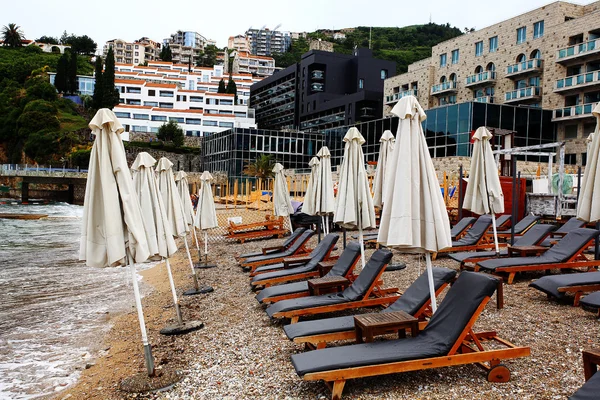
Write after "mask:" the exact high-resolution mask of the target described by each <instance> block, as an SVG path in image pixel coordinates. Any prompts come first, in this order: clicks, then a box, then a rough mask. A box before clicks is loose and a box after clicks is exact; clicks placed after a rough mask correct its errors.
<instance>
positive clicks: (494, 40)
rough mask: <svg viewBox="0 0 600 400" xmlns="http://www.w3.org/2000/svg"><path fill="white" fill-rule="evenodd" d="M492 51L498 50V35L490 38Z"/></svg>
mask: <svg viewBox="0 0 600 400" xmlns="http://www.w3.org/2000/svg"><path fill="white" fill-rule="evenodd" d="M489 47H490V53H495V52H496V51H497V50H498V36H494V37H491V38H490V46H489Z"/></svg>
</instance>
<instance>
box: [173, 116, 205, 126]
mask: <svg viewBox="0 0 600 400" xmlns="http://www.w3.org/2000/svg"><path fill="white" fill-rule="evenodd" d="M170 121H173V122H177V123H179V124H183V123H184V122H185V118H182V117H169V122H170ZM198 125H200V124H198Z"/></svg>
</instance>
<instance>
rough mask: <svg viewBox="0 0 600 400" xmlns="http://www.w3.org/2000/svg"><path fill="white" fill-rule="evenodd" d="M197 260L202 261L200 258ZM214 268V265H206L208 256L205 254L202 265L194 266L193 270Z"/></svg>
mask: <svg viewBox="0 0 600 400" xmlns="http://www.w3.org/2000/svg"><path fill="white" fill-rule="evenodd" d="M198 259H199V260H202V257H200V258H198ZM216 266H217V265H216V264H209V263H208V254H205V257H204V264H202V263H198V264H194V268H215V267H216Z"/></svg>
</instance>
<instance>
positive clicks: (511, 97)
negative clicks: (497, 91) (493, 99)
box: [504, 86, 542, 103]
mask: <svg viewBox="0 0 600 400" xmlns="http://www.w3.org/2000/svg"><path fill="white" fill-rule="evenodd" d="M541 93H542V89H541V88H540V87H539V86H530V87H526V88H523V89H517V90H513V91H512V92H507V93H506V94H505V95H504V102H505V103H518V102H525V101H536V100H540V99H541V98H542V95H541Z"/></svg>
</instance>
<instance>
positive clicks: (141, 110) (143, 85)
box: [114, 61, 260, 136]
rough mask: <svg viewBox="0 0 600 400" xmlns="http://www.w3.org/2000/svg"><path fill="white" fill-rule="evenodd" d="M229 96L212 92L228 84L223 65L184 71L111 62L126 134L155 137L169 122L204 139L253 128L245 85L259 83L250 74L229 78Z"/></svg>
mask: <svg viewBox="0 0 600 400" xmlns="http://www.w3.org/2000/svg"><path fill="white" fill-rule="evenodd" d="M231 78H232V79H233V81H234V82H235V83H236V87H237V97H238V99H237V103H236V101H235V96H234V95H233V94H226V93H217V91H218V87H219V81H220V80H221V79H223V80H224V81H225V83H226V84H227V81H228V80H229V76H225V74H224V71H223V66H214V67H213V68H200V67H192V68H189V66H188V65H185V64H174V63H171V62H163V61H152V62H149V63H148V66H135V65H132V64H121V63H117V64H115V86H116V87H117V89H118V90H119V93H120V102H121V104H119V105H118V106H116V107H115V108H114V112H115V114H116V115H117V117H118V118H119V120H120V121H121V123H122V124H123V126H124V127H125V130H126V131H127V132H136V133H157V132H158V128H159V127H160V126H161V125H162V124H164V123H165V122H168V121H175V122H177V123H178V124H179V125H180V126H181V127H182V129H183V130H184V132H185V135H186V136H205V135H210V134H213V133H216V132H221V131H224V130H227V129H231V128H256V123H255V120H254V110H253V109H251V108H248V99H249V97H250V86H252V85H253V84H254V83H256V82H258V81H260V78H254V77H252V76H251V75H249V74H232V75H231Z"/></svg>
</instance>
